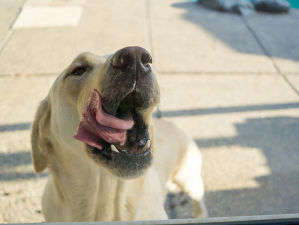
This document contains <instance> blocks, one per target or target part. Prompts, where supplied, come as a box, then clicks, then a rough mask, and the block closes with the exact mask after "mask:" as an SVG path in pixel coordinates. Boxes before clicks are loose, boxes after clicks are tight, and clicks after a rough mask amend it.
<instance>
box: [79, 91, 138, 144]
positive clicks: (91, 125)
mask: <svg viewBox="0 0 299 225" xmlns="http://www.w3.org/2000/svg"><path fill="white" fill-rule="evenodd" d="M133 125H134V120H133V119H132V118H130V119H127V120H123V119H119V118H116V117H114V116H112V115H110V114H108V113H106V112H104V111H103V109H102V104H101V96H100V94H99V92H98V91H97V90H93V92H92V93H91V94H90V97H89V99H88V103H87V106H86V107H85V108H84V111H83V119H82V120H81V121H80V123H79V126H78V129H77V132H76V134H75V136H74V137H75V138H76V139H77V140H80V141H83V142H85V143H86V144H88V145H91V146H94V147H97V148H98V149H102V147H103V146H102V142H101V140H105V141H106V142H108V143H114V144H124V143H125V142H126V134H127V130H128V129H131V128H132V127H133Z"/></svg>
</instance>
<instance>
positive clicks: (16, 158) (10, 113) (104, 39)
mask: <svg viewBox="0 0 299 225" xmlns="http://www.w3.org/2000/svg"><path fill="white" fill-rule="evenodd" d="M25 3H26V4H25ZM24 4H25V5H24ZM22 6H24V7H23V11H22ZM41 9H43V10H44V11H43V12H44V13H42V14H41V13H39V12H40V11H39V10H41ZM61 14H62V15H65V16H64V17H65V18H64V17H63V16H62V17H61ZM33 15H34V16H36V17H37V18H38V19H35V20H32V18H31V17H32V16H33ZM71 15H73V18H72V19H70V18H69V17H71ZM47 16H48V17H53V18H54V19H53V20H51V21H45V20H44V19H45V17H47ZM298 27H299V10H295V9H292V10H291V12H290V13H289V14H283V15H271V14H263V13H258V14H253V15H251V16H248V17H240V16H238V15H234V14H228V13H218V12H214V11H211V10H208V9H205V8H202V7H201V6H199V5H198V4H196V3H195V2H194V1H193V2H192V1H170V0H163V1H161V0H141V1H140V0H122V1H117V0H109V1H104V0H86V1H84V0H65V1H59V0H48V1H33V0H30V1H27V2H26V1H24V0H14V1H11V0H2V1H0V97H1V105H0V203H1V204H0V222H36V221H43V217H42V214H41V208H40V198H41V194H42V190H43V187H44V185H45V182H46V178H47V176H48V175H47V173H42V174H39V175H37V174H35V173H34V171H33V168H32V163H31V156H30V125H31V122H32V120H33V117H34V113H35V110H36V108H37V106H38V103H39V101H40V100H41V99H42V98H43V97H45V95H46V94H47V92H48V90H49V88H50V86H51V84H52V82H53V81H54V79H55V77H56V76H57V75H58V74H59V72H61V71H62V70H63V69H64V68H65V67H66V66H67V65H68V64H69V63H70V62H71V61H72V59H73V58H74V57H75V56H76V55H77V54H78V53H80V52H83V51H91V52H94V53H97V54H100V55H106V54H109V53H113V52H115V51H116V50H118V49H120V48H122V47H125V46H131V45H139V46H142V47H144V48H146V49H148V50H149V51H150V52H151V54H152V57H153V67H154V69H155V71H156V73H157V76H158V80H159V82H160V86H161V94H162V97H161V103H160V105H159V107H158V111H159V112H160V113H159V115H161V116H162V117H164V118H165V119H167V120H171V121H174V122H175V123H176V124H177V125H178V126H179V127H181V128H182V129H183V130H184V131H185V132H186V133H187V134H188V135H189V136H191V137H192V138H194V140H195V141H196V143H197V145H198V146H199V147H200V149H201V151H202V155H203V158H204V165H203V173H202V175H203V178H204V181H205V188H206V205H207V207H208V210H209V215H210V216H211V217H218V216H242V215H259V214H277V213H298V212H299V191H298V190H299V189H298V187H299V176H298V174H299V166H298V165H299V152H298V150H299V149H298V146H299V45H298V37H299V30H298ZM186 197H187V196H180V195H171V196H169V198H168V201H167V203H166V208H167V210H168V212H169V215H170V217H172V218H182V217H190V216H192V212H191V205H190V202H189V201H188V199H187V200H186Z"/></svg>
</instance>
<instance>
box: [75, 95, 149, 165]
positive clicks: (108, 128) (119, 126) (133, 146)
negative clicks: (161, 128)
mask: <svg viewBox="0 0 299 225" xmlns="http://www.w3.org/2000/svg"><path fill="white" fill-rule="evenodd" d="M138 98H139V96H138V93H136V92H134V91H133V92H131V93H129V94H128V95H127V96H125V97H124V98H123V99H122V100H121V101H120V103H119V105H118V107H117V111H116V113H115V115H111V114H109V113H107V112H106V110H105V106H104V105H103V104H102V102H103V101H102V97H101V95H100V93H99V92H98V91H97V90H93V91H92V93H91V94H90V97H89V99H88V103H87V105H86V107H85V108H84V111H83V118H82V120H81V121H80V123H79V126H78V129H77V132H76V134H75V136H74V137H75V138H76V139H77V140H80V141H82V142H84V143H86V144H87V146H88V150H89V151H90V153H92V154H93V155H96V156H99V157H102V158H104V159H106V160H114V161H115V160H117V159H118V158H126V159H133V160H134V159H136V158H140V157H141V158H142V157H145V156H148V155H150V150H151V142H150V137H149V133H148V128H147V126H146V124H145V122H144V120H143V118H142V116H141V115H140V114H139V113H138V112H137V109H138V102H140V101H139V100H138Z"/></svg>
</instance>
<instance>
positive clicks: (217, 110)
mask: <svg viewBox="0 0 299 225" xmlns="http://www.w3.org/2000/svg"><path fill="white" fill-rule="evenodd" d="M295 108H299V102H289V103H281V104H262V105H245V106H231V107H214V108H202V109H200V108H198V109H186V110H169V111H162V112H161V115H162V117H181V116H198V115H209V114H223V113H235V112H253V111H261V110H263V111H264V110H279V109H295Z"/></svg>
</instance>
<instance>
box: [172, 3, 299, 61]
mask: <svg viewBox="0 0 299 225" xmlns="http://www.w3.org/2000/svg"><path fill="white" fill-rule="evenodd" d="M172 7H174V8H180V9H184V10H185V14H184V15H183V19H185V20H187V21H189V22H191V23H193V24H195V25H197V26H199V27H201V28H203V29H205V30H206V31H208V32H209V33H210V34H212V35H213V36H214V37H215V38H217V39H218V40H220V41H222V42H223V43H225V44H226V45H227V46H229V47H231V48H232V49H235V50H236V51H238V52H241V53H246V54H256V55H264V54H265V52H264V50H263V48H266V49H267V51H270V55H271V56H273V57H279V58H286V59H291V60H294V61H299V54H298V51H297V52H295V51H294V49H297V47H296V46H297V44H296V43H297V41H296V40H295V38H293V37H294V35H295V36H296V35H298V33H297V31H296V29H295V27H296V25H295V23H296V20H298V18H299V11H298V10H294V9H292V12H291V13H290V14H283V15H273V14H263V16H262V17H261V18H260V17H258V18H254V17H255V15H252V16H249V17H248V19H251V18H252V17H253V18H254V20H255V23H256V25H257V27H258V32H259V34H258V39H261V40H258V41H257V39H256V37H255V36H256V34H254V35H253V34H252V33H251V31H249V30H248V29H247V27H246V24H245V23H244V21H243V19H242V17H241V16H239V15H236V14H232V13H220V12H216V11H213V10H210V9H207V8H204V7H203V6H201V5H200V4H198V3H196V2H194V1H189V2H188V1H187V2H186V1H184V2H180V3H174V4H172ZM260 15H262V14H261V13H259V16H260ZM278 17H279V19H278V20H277V19H276V20H275V21H274V19H273V18H278ZM288 17H290V18H288ZM291 17H292V18H291ZM261 19H262V20H261ZM246 20H247V19H246ZM290 21H294V24H290ZM277 29H279V30H280V31H279V32H278V31H277ZM250 30H252V29H251V28H250ZM290 40H292V41H290ZM259 42H261V43H262V45H263V47H262V48H261V46H260V44H261V43H259Z"/></svg>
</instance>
